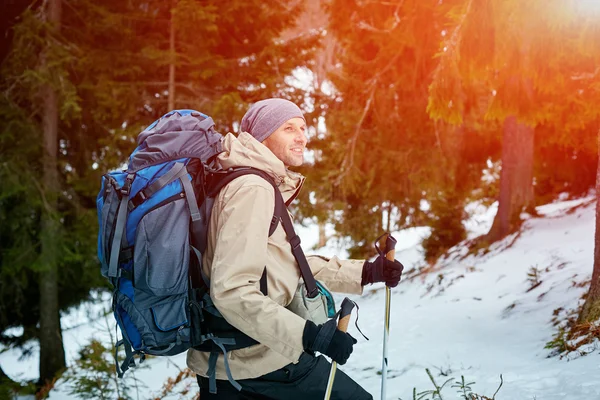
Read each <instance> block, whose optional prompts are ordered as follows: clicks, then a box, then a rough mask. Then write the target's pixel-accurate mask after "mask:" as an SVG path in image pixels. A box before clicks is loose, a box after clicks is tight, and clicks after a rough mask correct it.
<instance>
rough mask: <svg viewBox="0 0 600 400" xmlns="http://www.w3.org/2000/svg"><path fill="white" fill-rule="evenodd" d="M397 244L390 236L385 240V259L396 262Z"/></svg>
mask: <svg viewBox="0 0 600 400" xmlns="http://www.w3.org/2000/svg"><path fill="white" fill-rule="evenodd" d="M396 243H398V241H397V240H396V239H395V238H394V237H393V236H392V235H390V234H388V235H387V238H386V239H385V258H387V259H388V260H389V261H394V259H395V258H396Z"/></svg>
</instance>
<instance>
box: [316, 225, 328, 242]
mask: <svg viewBox="0 0 600 400" xmlns="http://www.w3.org/2000/svg"><path fill="white" fill-rule="evenodd" d="M318 225H319V244H318V247H319V248H321V247H325V245H326V244H327V234H326V233H325V222H321V221H319V223H318Z"/></svg>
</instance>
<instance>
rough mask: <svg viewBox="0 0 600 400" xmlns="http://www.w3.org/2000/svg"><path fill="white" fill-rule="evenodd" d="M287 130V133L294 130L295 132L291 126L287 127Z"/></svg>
mask: <svg viewBox="0 0 600 400" xmlns="http://www.w3.org/2000/svg"><path fill="white" fill-rule="evenodd" d="M285 130H286V131H288V132H291V131H293V130H294V128H292V127H291V126H287V127H286V128H285Z"/></svg>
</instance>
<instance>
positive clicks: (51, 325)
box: [39, 0, 66, 385]
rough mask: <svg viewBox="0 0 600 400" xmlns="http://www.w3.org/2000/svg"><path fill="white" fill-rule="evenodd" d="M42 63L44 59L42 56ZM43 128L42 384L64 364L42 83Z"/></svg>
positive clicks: (48, 101) (46, 90)
mask: <svg viewBox="0 0 600 400" xmlns="http://www.w3.org/2000/svg"><path fill="white" fill-rule="evenodd" d="M60 16H61V0H49V1H48V3H47V19H48V22H49V23H50V24H52V25H53V27H54V29H55V30H57V31H58V30H59V29H60ZM42 57H44V59H43V60H42V62H43V63H46V60H45V56H44V55H42ZM42 99H43V121H42V124H43V131H44V155H43V164H44V174H43V184H44V195H45V209H44V212H43V214H42V222H41V245H42V246H41V254H40V261H41V265H42V270H41V272H40V282H39V289H40V333H39V338H40V380H39V383H40V385H43V384H45V383H46V382H48V381H52V379H53V378H54V377H55V376H56V375H57V374H58V373H59V372H60V371H62V370H63V369H64V368H65V366H66V364H65V351H64V347H63V342H62V332H61V327H60V313H59V305H58V271H57V268H58V266H57V260H58V251H59V221H58V220H57V216H56V213H57V204H58V192H59V182H58V169H57V148H58V98H57V94H56V92H55V91H54V89H53V88H52V87H51V86H50V85H49V84H46V85H44V86H43V87H42Z"/></svg>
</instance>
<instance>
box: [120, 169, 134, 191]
mask: <svg viewBox="0 0 600 400" xmlns="http://www.w3.org/2000/svg"><path fill="white" fill-rule="evenodd" d="M134 178H135V174H128V175H127V178H125V184H124V185H123V187H122V188H121V189H119V192H121V194H122V195H123V196H129V192H130V191H131V183H132V182H133V179H134Z"/></svg>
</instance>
